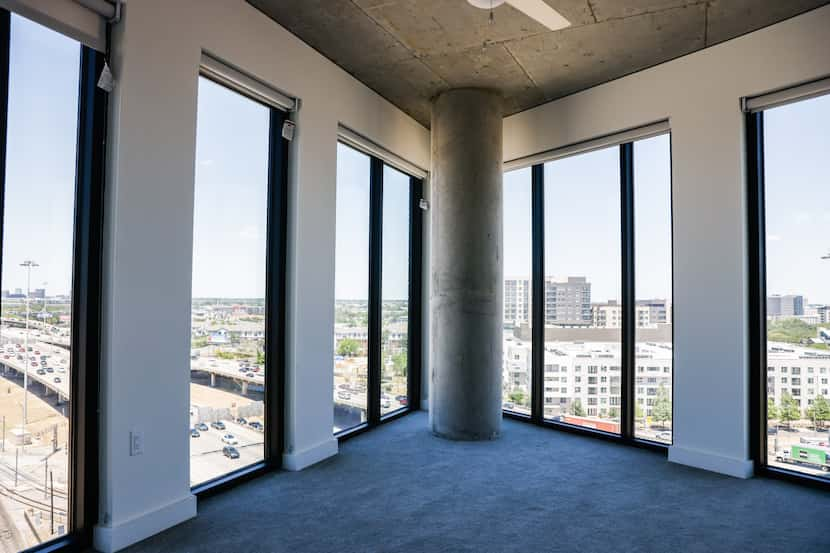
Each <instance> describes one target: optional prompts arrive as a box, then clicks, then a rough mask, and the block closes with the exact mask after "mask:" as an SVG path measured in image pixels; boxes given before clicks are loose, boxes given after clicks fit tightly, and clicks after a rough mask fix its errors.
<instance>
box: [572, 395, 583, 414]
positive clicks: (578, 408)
mask: <svg viewBox="0 0 830 553" xmlns="http://www.w3.org/2000/svg"><path fill="white" fill-rule="evenodd" d="M570 412H571V415H574V416H575V417H584V416H585V409H583V408H582V402H581V401H580V400H578V399H575V400H574V402H573V403H571V408H570Z"/></svg>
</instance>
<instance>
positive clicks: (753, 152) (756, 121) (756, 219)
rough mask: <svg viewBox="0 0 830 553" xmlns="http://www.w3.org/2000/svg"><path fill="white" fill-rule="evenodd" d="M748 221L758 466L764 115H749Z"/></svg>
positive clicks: (762, 444) (762, 460)
mask: <svg viewBox="0 0 830 553" xmlns="http://www.w3.org/2000/svg"><path fill="white" fill-rule="evenodd" d="M746 133H747V136H746V141H747V177H748V187H747V207H748V213H747V221H748V222H749V229H748V230H749V240H750V248H749V267H750V275H751V276H750V279H749V298H750V301H749V328H750V350H749V390H750V392H749V408H750V434H749V444H750V456H751V458H752V459H753V460H754V463H755V467H756V469H757V468H760V467H762V466H763V465H766V462H767V433H766V424H767V422H766V421H767V378H766V376H767V343H766V342H767V340H766V331H767V329H766V324H767V323H766V321H767V313H766V307H767V305H766V304H767V300H766V295H767V292H766V240H765V238H764V237H765V236H766V231H765V209H764V113H763V112H760V111H759V112H757V113H748V114H747V115H746Z"/></svg>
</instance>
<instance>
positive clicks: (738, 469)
mask: <svg viewBox="0 0 830 553" xmlns="http://www.w3.org/2000/svg"><path fill="white" fill-rule="evenodd" d="M669 461H670V462H672V463H678V464H680V465H688V466H690V467H695V468H699V469H703V470H708V471H712V472H718V473H720V474H725V475H727V476H734V477H735V478H751V477H752V475H753V472H754V468H753V464H752V461H751V460H749V459H735V458H733V457H724V456H722V455H717V454H715V453H710V452H708V451H700V450H698V449H688V448H684V447H678V446H672V447H670V448H669Z"/></svg>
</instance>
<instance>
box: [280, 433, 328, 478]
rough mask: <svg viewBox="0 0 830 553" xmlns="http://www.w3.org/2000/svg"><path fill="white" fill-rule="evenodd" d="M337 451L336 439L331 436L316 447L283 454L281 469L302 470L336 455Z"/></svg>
mask: <svg viewBox="0 0 830 553" xmlns="http://www.w3.org/2000/svg"><path fill="white" fill-rule="evenodd" d="M337 451H338V444H337V439H336V438H335V437H334V436H332V437H331V438H329V439H328V440H325V441H322V442H320V443H318V444H317V445H313V446H311V447H309V448H307V449H304V450H302V451H296V452H293V453H285V454H283V456H282V468H283V469H285V470H290V471H298V470H303V469H305V468H308V467H310V466H311V465H315V464H317V463H319V462H320V461H324V460H326V459H328V458H329V457H333V456H335V455H337Z"/></svg>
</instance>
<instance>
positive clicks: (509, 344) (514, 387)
mask: <svg viewBox="0 0 830 553" xmlns="http://www.w3.org/2000/svg"><path fill="white" fill-rule="evenodd" d="M531 172H532V170H531V168H530V167H527V168H525V169H519V170H516V171H510V172H509V173H505V175H504V219H503V224H504V231H503V232H504V319H503V322H504V346H503V349H502V355H503V362H502V407H503V408H504V409H505V410H506V411H513V412H516V413H522V414H525V415H530V395H531V382H530V381H531V361H532V357H533V356H532V351H531V319H532V316H531V299H532V296H533V291H532V285H531V284H532V282H533V280H532V272H533V262H532V249H533V239H532V232H533V226H532V223H533V217H532V212H531V209H532V207H531V206H532V203H531V200H532V195H531V189H532V181H531ZM545 387H546V388H547V387H548V386H547V383H546V384H545Z"/></svg>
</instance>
